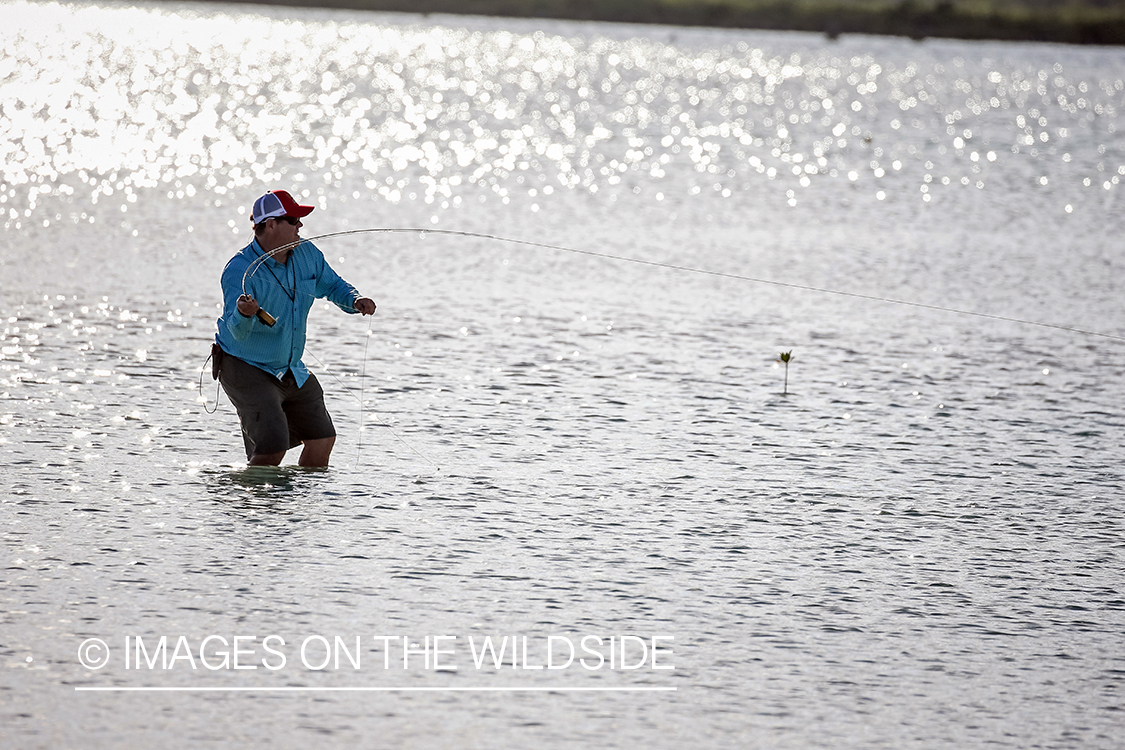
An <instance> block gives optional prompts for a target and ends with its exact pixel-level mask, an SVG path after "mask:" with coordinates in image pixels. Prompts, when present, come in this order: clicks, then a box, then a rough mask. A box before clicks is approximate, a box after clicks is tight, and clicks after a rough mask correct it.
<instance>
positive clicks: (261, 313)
mask: <svg viewBox="0 0 1125 750" xmlns="http://www.w3.org/2000/svg"><path fill="white" fill-rule="evenodd" d="M353 234H418V235H421V236H423V237H424V236H425V235H427V234H437V235H446V236H450V237H469V238H473V239H482V240H492V241H495V242H506V243H509V244H513V245H524V246H527V247H537V248H542V249H544V250H556V251H559V252H564V253H574V254H576V255H585V256H588V257H591V258H601V259H603V260H612V261H619V262H624V263H636V264H638V265H642V266H649V267H652V268H664V269H667V270H671V271H681V272H686V273H695V274H703V275H706V276H716V277H719V278H724V279H732V280H735V281H747V282H751V283H754V284H767V285H770V286H778V287H784V288H786V289H797V290H801V291H806V292H817V293H819V294H833V295H836V296H840V297H851V298H853V299H862V300H868V301H871V302H885V303H887V304H892V305H905V306H907V307H917V308H921V309H924V310H935V311H938V312H946V313H953V314H955V315H969V316H972V317H977V318H987V319H989V320H1000V321H1004V322H1007V323H1019V324H1021V325H1029V326H1038V327H1040V328H1053V329H1055V330H1058V331H1067V332H1069V333H1077V334H1081V335H1083V336H1098V337H1101V338H1107V339H1113V340H1115V341H1125V336H1121V335H1118V334H1113V333H1104V332H1102V331H1090V330H1086V329H1083V328H1074V327H1072V326H1064V325H1059V324H1057V323H1044V322H1041V321H1035V320H1026V319H1023V318H1013V317H1010V316H1007V315H996V314H993V313H986V312H978V311H976V310H963V309H959V308H955V307H943V306H942V305H932V304H928V303H926V302H913V301H910V300H904V299H896V298H894V297H881V296H879V295H874V294H863V293H860V292H848V291H844V290H840V289H828V288H825V287H816V286H809V285H807V284H795V283H792V282H788V281H778V280H776V279H765V278H760V277H755V276H747V275H744V274H738V273H730V272H727V271H714V270H710V269H706V268H694V267H692V266H683V265H678V264H676V263H666V262H663V261H656V260H646V259H644V258H631V257H628V256H623V255H613V254H611V253H601V252H597V251H594V250H582V249H579V248H573V247H565V246H563V245H552V244H549V243H546V242H534V241H532V240H520V239H513V238H511V237H501V236H499V235H495V234H485V233H482V232H466V231H461V230H456V229H419V228H405V227H375V228H371V229H348V230H344V231H340V232H328V233H327V234H318V235H316V236H315V237H308V238H301V239H299V240H297V241H296V242H290V243H288V244H285V245H282V246H280V247H276V248H274V249H273V250H270V251H269V252H268V253H263V254H262V255H261V256H259V257H258V258H255V259H254V261H253V262H252V263H251V264H250V265H249V266H248V267H247V268H246V272H245V273H244V274H243V275H242V293H243V294H246V281H247V279H249V278H250V277H251V276H252V275H253V274H254V272H255V271H257V270H258V268H260V267H261V265H262V264H263V263H265V262H266V259H267V258H272V257H273V256H274V255H275V254H277V253H280V252H284V251H286V250H291V249H293V248H295V247H297V246H299V245H300V244H301V243H302V242H311V241H313V240H323V239H327V238H329V237H343V236H347V235H353ZM257 317H258V319H259V320H261V321H262V322H263V323H265V324H266V325H267V326H273V325H274V324H275V323H276V322H277V319H276V318H274V316H272V315H270V314H269V313H268V312H266V311H265V310H263V309H261V308H260V307H259V308H258V312H257Z"/></svg>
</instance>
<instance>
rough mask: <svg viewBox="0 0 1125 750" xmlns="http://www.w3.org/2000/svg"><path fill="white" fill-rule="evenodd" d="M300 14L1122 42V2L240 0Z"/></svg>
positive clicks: (1124, 12)
mask: <svg viewBox="0 0 1125 750" xmlns="http://www.w3.org/2000/svg"><path fill="white" fill-rule="evenodd" d="M240 1H241V2H249V3H259V4H267V5H275V6H276V5H280V6H292V7H305V8H337V9H344V10H348V9H351V10H365V11H394V12H403V13H423V14H425V13H447V14H454V15H456V14H461V15H480V16H501V17H512V18H550V19H565V20H576V21H609V22H619V23H657V24H668V25H673V26H712V27H719V28H746V29H768V30H775V31H811V32H818V33H822V34H825V35H827V36H828V37H830V38H835V37H836V36H838V35H840V34H879V35H888V36H903V37H909V38H912V39H924V38H927V37H939V38H952V39H978V40H983V39H991V40H1001V41H1034V42H1059V43H1064V44H1094V45H1123V44H1125V2H1122V0H1078V2H1076V3H1073V4H1071V3H1068V2H1067V0H1025V2H1016V0H995V1H994V0H240Z"/></svg>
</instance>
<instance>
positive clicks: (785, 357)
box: [777, 349, 793, 396]
mask: <svg viewBox="0 0 1125 750" xmlns="http://www.w3.org/2000/svg"><path fill="white" fill-rule="evenodd" d="M777 356H778V361H779V362H783V363H784V364H785V386H784V387H783V389H782V391H781V395H782V396H788V395H789V360H791V359H793V350H792V349H790V350H789V351H787V352H781V353H780V354H778V355H777Z"/></svg>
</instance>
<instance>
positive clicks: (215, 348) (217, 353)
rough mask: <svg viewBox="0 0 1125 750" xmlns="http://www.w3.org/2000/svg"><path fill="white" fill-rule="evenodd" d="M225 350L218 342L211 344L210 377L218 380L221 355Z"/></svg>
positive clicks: (222, 355)
mask: <svg viewBox="0 0 1125 750" xmlns="http://www.w3.org/2000/svg"><path fill="white" fill-rule="evenodd" d="M225 355H226V352H224V351H223V350H222V348H221V347H220V346H219V345H218V344H211V379H212V380H218V379H219V373H220V372H222V371H223V357H224V356H225Z"/></svg>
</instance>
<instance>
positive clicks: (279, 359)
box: [215, 240, 360, 386]
mask: <svg viewBox="0 0 1125 750" xmlns="http://www.w3.org/2000/svg"><path fill="white" fill-rule="evenodd" d="M263 255H265V252H264V251H263V250H262V248H261V246H260V245H259V244H258V241H257V240H254V241H253V242H251V243H250V244H249V245H247V246H246V247H244V248H242V250H240V251H239V252H238V253H237V254H236V255H235V256H234V257H233V258H231V259H230V261H229V262H228V263H227V265H226V268H224V269H223V277H222V285H223V314H222V317H220V318H219V320H218V329H219V331H218V334H217V335H216V336H215V340H216V341H217V342H218V343H219V346H220V347H222V349H223V351H225V352H227V353H228V354H231V355H234V356H235V357H238V358H239V359H241V360H243V361H244V362H248V363H249V364H252V365H254V366H255V367H258V368H261V369H262V370H265V371H266V372H268V373H270V374H271V375H273V376H274V377H276V378H277V379H278V380H280V379H281V378H282V377H284V376H285V373H286V371H289V370H291V371H292V372H293V377H294V378H295V379H296V380H297V385H298V386H303V385H304V384H305V381H306V380H308V377H309V371H308V368H306V367H305V363H304V362H302V361H301V356H302V355H303V354H304V353H305V333H306V326H307V324H308V315H309V310H310V309H311V308H312V304H313V302H314V301H316V299H317V298H324V299H327V300H329V301H330V302H333V303H335V304H336V305H337V306H338V307H339V308H340V309H341V310H343V311H344V312H347V313H355V312H356V309H355V301H356V300H357V299H359V298H360V294H359V292H357V291H356V290H355V287H353V286H352V285H351V284H349V283H348V282H346V281H344V280H343V279H342V278H340V276H339V275H338V274H337V273H336V272H335V271H333V270H332V267H331V266H329V265H328V262H327V261H326V260H325V259H324V254H323V253H321V252H320V250H319V249H317V247H316V245H314V244H312V243H311V242H308V241H307V240H306V241H305V242H302V243H301V244H300V245H298V246H297V247H295V248H294V249H293V250H292V251H291V252H290V254H289V258H288V259H287V261H286V262H285V263H278V262H277V261H276V260H274V259H273V258H268V259H267V260H265V261H263V262H262V263H261V264H260V265H258V266H256V267H255V269H254V271H253V272H251V274H250V276H249V277H248V278H247V279H246V293H247V294H249V295H250V296H252V297H253V298H254V299H255V300H257V301H258V305H259V306H260V307H261V308H262V309H263V310H265V311H266V312H268V313H270V314H271V315H273V316H274V317H275V318H277V323H275V324H274V326H273V327H272V328H271V327H270V326H267V325H266V324H265V323H263V322H262V321H260V320H258V318H257V317H256V316H251V317H249V318H247V317H246V316H244V315H243V314H242V313H240V312H239V311H238V298H239V296H240V295H241V294H242V279H243V276H245V274H246V269H247V268H249V267H250V265H251V264H252V263H254V262H255V261H256V260H258V259H259V258H261V256H263Z"/></svg>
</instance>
